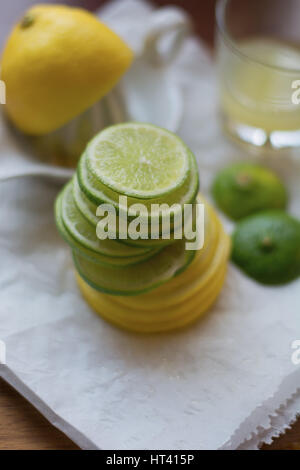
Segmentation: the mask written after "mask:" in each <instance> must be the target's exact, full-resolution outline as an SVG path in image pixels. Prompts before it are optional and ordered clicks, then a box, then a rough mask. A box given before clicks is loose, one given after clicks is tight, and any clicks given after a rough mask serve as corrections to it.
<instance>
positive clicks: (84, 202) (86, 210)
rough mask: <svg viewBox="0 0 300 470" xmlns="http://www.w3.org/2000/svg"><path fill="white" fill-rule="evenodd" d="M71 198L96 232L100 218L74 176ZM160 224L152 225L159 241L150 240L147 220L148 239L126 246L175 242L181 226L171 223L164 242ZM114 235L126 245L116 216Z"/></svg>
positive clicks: (125, 238)
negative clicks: (156, 231) (168, 237)
mask: <svg viewBox="0 0 300 470" xmlns="http://www.w3.org/2000/svg"><path fill="white" fill-rule="evenodd" d="M73 197H74V201H75V204H76V206H77V208H78V209H79V211H80V212H81V214H82V215H83V216H84V217H85V218H86V219H87V220H88V222H90V223H91V224H93V225H94V227H95V230H96V226H97V224H98V223H99V221H100V220H101V218H100V217H98V216H97V215H96V213H97V206H96V205H95V204H94V203H92V202H91V201H90V200H89V199H88V198H87V197H86V195H85V194H84V193H83V192H82V191H81V189H80V186H79V184H78V179H77V176H76V175H75V176H74V178H73ZM191 215H192V216H193V217H194V215H195V210H194V211H193V213H192V214H191ZM128 222H129V221H128ZM162 222H163V220H162V219H160V220H158V221H157V223H154V226H156V227H157V228H158V230H159V234H160V237H159V239H154V240H151V224H150V221H148V219H147V223H145V224H144V226H143V230H144V232H145V233H147V236H148V238H147V239H146V240H143V239H139V240H135V241H134V240H133V241H132V240H129V243H128V245H132V246H135V245H136V246H139V244H138V243H136V244H135V242H140V241H144V242H146V244H145V243H142V244H141V245H140V246H145V247H147V246H148V247H149V246H154V247H155V246H156V247H159V246H165V245H167V244H168V243H172V242H173V241H174V239H175V240H176V239H178V238H179V237H178V233H179V232H181V230H182V224H181V223H180V224H178V223H177V224H176V225H174V222H171V224H170V232H171V233H170V239H168V240H165V239H164V238H163V232H162ZM108 233H109V230H108ZM114 233H116V237H117V240H119V241H121V242H122V241H125V244H126V240H127V238H128V237H126V236H125V234H126V233H127V232H126V233H123V234H120V232H119V217H118V216H116V229H115V230H114ZM109 238H111V237H110V235H109ZM131 242H132V243H131ZM147 242H148V243H147Z"/></svg>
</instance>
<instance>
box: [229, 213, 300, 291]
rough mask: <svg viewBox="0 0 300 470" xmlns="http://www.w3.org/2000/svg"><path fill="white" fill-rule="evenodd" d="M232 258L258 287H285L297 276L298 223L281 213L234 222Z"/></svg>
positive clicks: (299, 262)
mask: <svg viewBox="0 0 300 470" xmlns="http://www.w3.org/2000/svg"><path fill="white" fill-rule="evenodd" d="M232 259H233V261H234V262H235V264H236V265H237V266H239V267H240V268H241V269H242V270H243V271H244V272H245V273H246V274H248V276H250V277H252V278H253V279H255V280H256V281H258V282H261V283H262V284H269V285H276V284H285V283H287V282H290V281H292V280H294V279H296V278H297V277H298V276H299V275H300V222H299V220H297V219H295V218H293V217H291V216H290V215H288V214H286V213H285V212H283V211H281V210H271V211H266V212H260V213H259V214H255V215H251V216H249V217H247V218H246V219H244V220H242V221H240V222H238V224H237V227H236V230H235V232H234V234H233V251H232Z"/></svg>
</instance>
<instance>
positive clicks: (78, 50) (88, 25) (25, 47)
mask: <svg viewBox="0 0 300 470" xmlns="http://www.w3.org/2000/svg"><path fill="white" fill-rule="evenodd" d="M132 58H133V54H132V51H131V49H130V48H129V47H128V46H127V45H126V44H125V43H124V42H123V41H122V39H121V38H120V37H119V36H117V35H116V34H115V33H114V32H113V31H111V30H110V29H109V28H108V27H107V26H105V25H104V24H103V23H101V22H100V21H99V20H98V19H97V18H96V17H95V16H94V15H93V14H91V13H89V12H88V11H85V10H83V9H79V8H72V7H67V6H57V5H55V6H54V5H38V6H35V7H33V8H31V9H30V10H28V12H27V13H26V14H25V16H24V17H23V18H22V19H21V21H20V22H19V23H18V24H17V25H16V26H15V27H14V29H13V31H12V33H11V35H10V37H9V38H8V40H7V43H6V46H5V49H4V52H3V56H2V63H1V79H2V80H3V81H4V82H5V85H6V112H7V114H8V116H9V118H10V119H11V121H12V122H13V123H14V124H15V126H16V127H17V128H19V129H20V130H21V131H23V132H24V133H27V134H32V135H43V134H47V133H49V132H52V131H54V130H55V129H58V128H59V127H61V126H63V125H64V124H66V123H67V122H68V121H70V120H71V119H72V118H74V117H75V116H77V115H79V114H80V113H82V112H83V111H85V110H86V109H88V108H89V107H90V106H92V105H93V104H94V103H95V102H97V101H98V100H99V99H100V98H101V97H102V96H104V95H105V94H106V93H107V92H108V91H109V90H110V89H111V88H112V87H113V86H114V85H115V84H116V83H117V81H118V80H119V79H120V77H121V75H122V74H123V73H124V72H125V71H126V69H127V68H128V67H129V65H130V64H131V62H132Z"/></svg>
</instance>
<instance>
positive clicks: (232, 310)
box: [0, 0, 300, 450]
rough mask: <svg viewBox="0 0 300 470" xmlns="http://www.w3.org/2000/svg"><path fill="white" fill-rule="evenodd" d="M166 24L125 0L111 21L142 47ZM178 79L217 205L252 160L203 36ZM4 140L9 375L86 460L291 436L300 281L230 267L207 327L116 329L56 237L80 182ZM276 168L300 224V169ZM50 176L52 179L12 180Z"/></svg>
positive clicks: (2, 285)
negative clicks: (65, 199)
mask: <svg viewBox="0 0 300 470" xmlns="http://www.w3.org/2000/svg"><path fill="white" fill-rule="evenodd" d="M165 11H166V12H167V11H168V9H165ZM155 14H156V13H154V12H153V11H152V8H151V7H150V6H149V5H146V4H144V2H141V1H134V0H122V1H120V0H119V1H117V2H113V3H111V4H110V5H108V7H106V8H105V10H103V13H102V15H101V17H102V18H103V19H104V20H105V21H106V22H107V23H108V24H110V26H111V27H112V28H113V29H115V30H116V31H117V32H119V33H120V34H121V35H123V36H124V38H125V39H126V40H128V41H129V42H130V43H131V44H132V45H133V46H134V44H140V43H141V40H142V38H143V34H144V32H145V30H146V27H144V20H145V19H146V20H147V21H150V20H151V15H155ZM171 72H172V74H173V78H174V81H176V82H177V83H178V85H179V86H180V87H181V90H182V93H183V98H184V103H185V109H184V116H183V119H182V123H181V126H180V129H179V134H180V135H181V137H182V138H183V139H184V140H185V141H186V142H187V144H188V145H189V146H190V147H191V148H192V150H193V151H194V152H195V154H196V156H197V159H198V163H199V170H200V178H201V185H202V191H203V192H204V193H205V194H206V195H208V194H209V193H208V191H209V186H210V184H211V181H212V178H213V175H214V174H215V172H216V170H217V169H218V168H221V167H222V166H224V165H226V164H227V163H229V162H231V161H234V160H237V159H241V158H246V156H245V154H244V153H243V151H240V150H238V149H235V148H234V147H233V146H231V145H230V144H229V143H227V142H226V141H225V140H224V138H223V137H222V135H221V132H220V129H219V127H218V124H217V119H216V101H217V100H216V87H215V72H214V68H213V66H212V64H211V61H210V59H209V56H208V54H207V53H206V52H205V50H204V48H203V46H202V45H201V44H199V42H198V41H197V40H196V39H194V38H193V37H191V38H189V39H187V40H186V41H185V43H184V46H183V49H182V51H181V53H180V55H179V57H178V59H177V60H176V62H175V63H174V64H173V65H172V68H171ZM0 133H1V134H0V153H1V160H0V178H1V177H2V178H3V179H4V180H5V179H6V181H2V183H1V184H0V217H1V229H0V259H1V267H2V269H1V272H0V292H1V294H0V295H1V297H0V299H1V302H0V338H1V340H3V341H4V342H5V344H6V350H7V365H6V366H5V365H2V366H0V374H1V375H2V377H4V379H5V380H7V381H8V382H9V383H11V384H12V385H13V386H14V387H15V388H16V389H18V390H19V391H20V392H21V393H22V394H23V395H24V396H25V397H26V398H27V399H28V400H30V401H31V402H32V403H33V404H34V405H35V406H36V407H37V408H38V409H39V410H40V411H41V412H42V413H43V414H44V415H45V416H46V417H47V418H48V419H49V421H50V422H51V423H52V424H54V425H55V426H57V427H58V428H59V429H61V430H62V431H63V432H65V433H66V434H67V435H68V436H69V437H70V438H71V439H73V440H74V441H75V442H77V444H78V445H79V446H81V447H82V448H85V449H96V448H102V449H182V450H184V449H221V448H226V449H236V448H251V449H255V448H257V446H258V445H259V443H260V442H263V441H270V439H271V438H272V436H274V435H277V434H278V433H279V432H280V431H281V430H283V429H285V428H286V427H287V426H288V425H289V424H290V423H291V422H292V421H293V420H294V419H295V416H296V413H297V411H298V410H299V404H300V388H299V387H300V370H299V366H298V367H297V366H295V365H294V364H293V363H292V360H291V356H292V353H293V350H292V349H291V345H292V343H293V341H294V340H296V339H300V315H299V313H300V308H299V307H300V299H299V287H300V282H299V281H297V282H294V283H292V284H290V285H288V286H285V287H280V288H279V287H277V288H266V287H263V286H260V285H258V284H256V283H255V282H253V281H251V280H250V279H248V278H246V277H245V276H244V275H242V274H241V273H240V272H239V271H238V270H237V269H236V268H234V267H233V266H230V267H229V273H228V278H227V281H226V285H225V287H224V290H223V292H222V294H221V296H220V299H219V301H218V303H217V304H216V305H215V307H214V308H213V310H212V311H211V312H210V314H209V315H207V316H206V317H205V318H204V319H203V320H202V321H200V322H198V324H196V325H195V326H193V328H190V329H188V330H185V331H182V332H178V333H173V334H167V335H152V336H138V335H134V334H129V333H125V332H123V331H120V330H118V329H116V328H114V327H111V326H110V325H108V324H107V323H105V322H104V321H102V320H101V319H100V318H99V317H97V316H96V315H95V314H94V313H93V312H92V311H91V310H90V309H89V308H88V306H87V305H86V303H85V302H84V301H83V300H82V298H81V297H80V295H79V293H78V289H77V287H76V284H75V280H74V275H73V267H72V262H71V257H70V254H69V250H68V248H67V246H66V245H65V244H64V242H63V241H62V240H61V239H60V237H59V235H58V233H57V231H56V228H55V224H54V219H53V202H54V199H55V195H56V194H57V192H58V190H59V187H60V186H61V184H62V179H63V178H65V177H66V176H68V175H69V172H68V171H67V172H66V171H65V170H58V169H55V168H51V167H47V168H46V167H45V166H42V168H41V167H40V166H39V164H38V163H37V162H36V161H33V160H32V159H31V158H30V156H28V155H27V156H26V155H25V154H24V152H22V149H21V147H19V145H17V144H16V143H15V142H14V141H13V140H12V139H11V137H10V136H9V134H7V131H6V130H5V128H4V126H3V125H2V124H1V123H0ZM247 158H250V157H249V156H248V157H247ZM267 163H268V164H269V165H271V166H273V167H274V168H275V169H276V170H277V171H278V172H279V173H280V174H281V176H282V177H283V178H284V179H285V181H286V183H287V185H288V187H289V188H290V192H291V206H290V209H291V212H292V213H294V214H295V215H298V216H299V215H300V190H299V163H297V161H296V160H293V159H284V160H283V159H280V158H277V159H276V160H275V161H270V160H269V161H268V162H267ZM40 170H42V171H43V172H45V170H46V173H47V177H42V176H40V177H37V176H35V177H34V176H31V177H30V176H27V177H19V178H10V179H8V180H7V178H8V177H12V176H13V172H15V173H18V174H20V173H23V174H24V175H25V174H28V173H32V172H33V173H34V172H35V173H38V172H40ZM225 223H226V226H227V227H228V229H230V228H231V224H229V223H228V222H227V221H225Z"/></svg>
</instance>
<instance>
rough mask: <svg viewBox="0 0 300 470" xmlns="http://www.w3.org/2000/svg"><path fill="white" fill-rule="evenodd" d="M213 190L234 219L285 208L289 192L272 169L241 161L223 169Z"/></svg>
mask: <svg viewBox="0 0 300 470" xmlns="http://www.w3.org/2000/svg"><path fill="white" fill-rule="evenodd" d="M212 192H213V196H214V199H215V201H216V203H217V205H218V206H219V208H220V209H221V210H222V211H223V212H224V213H225V214H226V215H227V216H228V217H230V218H232V219H234V220H238V219H241V218H243V217H246V216H248V215H251V214H253V213H255V212H258V211H262V210H268V209H284V208H285V207H286V204H287V192H286V189H285V187H284V185H283V183H282V182H281V181H280V179H279V178H278V176H277V175H276V174H275V173H273V172H272V171H271V170H269V169H267V168H264V167H262V166H260V165H255V164H252V163H237V164H234V165H231V166H229V167H227V168H225V169H223V170H221V171H220V172H219V174H218V175H217V177H216V179H215V181H214V183H213V187H212Z"/></svg>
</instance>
